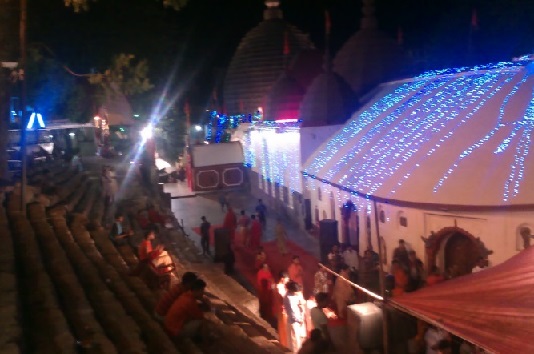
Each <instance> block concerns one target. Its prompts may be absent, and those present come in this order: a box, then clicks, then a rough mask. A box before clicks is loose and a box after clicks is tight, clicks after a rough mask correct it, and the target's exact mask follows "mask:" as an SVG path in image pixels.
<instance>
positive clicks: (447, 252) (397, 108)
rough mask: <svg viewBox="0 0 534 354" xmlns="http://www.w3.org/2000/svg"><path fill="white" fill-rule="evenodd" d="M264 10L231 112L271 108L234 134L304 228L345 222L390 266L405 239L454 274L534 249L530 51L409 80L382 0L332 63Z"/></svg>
mask: <svg viewBox="0 0 534 354" xmlns="http://www.w3.org/2000/svg"><path fill="white" fill-rule="evenodd" d="M266 5H267V9H266V10H265V16H264V21H263V22H262V23H260V24H259V25H258V26H257V27H256V28H254V29H253V30H251V31H250V32H249V33H248V34H247V35H246V36H245V37H244V38H243V40H242V42H241V44H240V45H239V47H238V49H237V51H236V53H235V55H234V58H233V60H232V62H231V64H230V67H229V71H228V73H227V77H226V81H225V102H226V105H227V107H228V112H229V113H231V114H250V113H253V112H255V111H256V110H258V109H261V110H262V111H263V121H260V122H256V123H252V124H244V125H241V126H240V127H239V128H238V134H235V140H239V141H241V143H242V144H243V147H244V154H245V165H246V166H248V167H250V168H249V170H248V172H249V179H250V183H251V187H252V191H253V193H255V194H256V195H257V196H259V197H262V198H264V199H265V200H267V201H268V202H269V203H270V205H271V206H272V207H273V208H274V209H276V211H277V212H278V213H281V214H284V215H287V216H289V217H291V218H293V219H294V220H295V221H296V222H298V223H299V224H300V225H301V227H303V228H313V227H318V225H319V223H320V221H321V220H324V219H334V220H337V225H338V238H339V241H340V242H343V243H348V242H350V243H352V244H354V245H356V246H357V247H358V248H359V250H360V253H361V252H363V250H365V249H367V248H369V247H372V248H373V249H374V250H378V238H377V235H379V236H380V237H381V240H382V241H383V242H382V251H384V255H385V258H386V259H385V260H384V261H387V262H388V263H389V262H390V261H391V256H392V252H393V250H394V248H395V247H396V246H397V243H398V240H399V239H404V240H405V241H406V243H407V244H408V246H409V247H410V248H411V249H413V250H415V251H416V252H417V254H418V255H419V256H420V257H421V258H422V259H424V260H425V263H426V266H427V267H428V266H430V265H434V264H435V265H437V266H438V267H439V268H440V269H442V270H444V271H447V272H450V273H451V274H456V275H460V274H466V273H470V272H471V269H472V267H473V266H474V265H475V263H476V262H477V260H478V259H479V258H481V257H482V258H485V259H487V261H488V263H489V264H490V265H495V264H498V263H501V262H503V261H505V260H506V259H508V258H510V257H512V256H513V255H515V254H517V253H518V252H519V251H520V250H522V249H523V248H525V247H527V246H528V245H529V244H530V240H531V234H532V232H531V231H532V230H534V211H533V210H534V194H533V193H534V192H533V190H534V189H533V187H534V186H533V184H534V182H533V181H534V178H533V177H532V176H530V175H532V174H533V173H534V167H533V166H531V165H532V163H530V161H532V159H530V160H529V158H528V157H529V152H530V147H531V144H532V143H531V137H532V129H533V127H534V110H533V102H534V101H533V91H532V90H533V87H534V86H533V83H534V78H533V77H532V75H531V73H532V72H533V71H534V64H533V63H532V57H528V56H526V57H523V58H518V59H515V60H513V61H511V62H506V63H498V64H488V65H480V66H476V67H472V68H454V69H446V70H440V71H432V72H427V73H423V74H417V75H411V76H413V77H411V78H408V79H402V78H401V79H399V76H406V72H408V70H407V68H409V63H407V61H406V60H404V56H403V53H402V48H401V46H400V44H399V43H396V42H395V41H394V40H392V39H390V38H389V37H388V36H387V35H386V34H384V33H382V32H381V31H380V30H379V28H378V24H377V21H376V19H375V17H374V8H373V1H364V7H363V11H362V13H363V18H362V19H361V25H360V27H361V28H360V30H359V31H358V32H357V33H355V34H354V35H353V36H352V37H351V38H349V40H348V41H347V43H346V44H345V45H344V46H343V47H342V48H341V49H340V50H339V51H338V53H335V55H332V58H331V56H330V53H329V50H328V47H327V50H326V53H324V55H320V54H318V51H317V50H316V49H315V48H314V46H313V44H311V42H310V41H309V40H308V39H307V37H306V36H305V35H304V34H303V33H302V32H300V31H299V30H298V29H296V28H295V27H294V26H292V25H290V24H288V23H287V22H286V21H285V20H283V14H282V12H281V10H280V9H279V7H278V2H276V1H269V2H266ZM326 33H327V39H328V29H327V30H326ZM327 43H328V41H327ZM333 54H334V53H333ZM392 58H395V60H392ZM236 68H240V70H237V69H236Z"/></svg>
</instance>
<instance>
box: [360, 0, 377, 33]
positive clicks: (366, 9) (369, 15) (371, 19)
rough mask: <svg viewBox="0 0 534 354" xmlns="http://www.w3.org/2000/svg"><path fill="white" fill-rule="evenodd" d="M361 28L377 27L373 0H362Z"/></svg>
mask: <svg viewBox="0 0 534 354" xmlns="http://www.w3.org/2000/svg"><path fill="white" fill-rule="evenodd" d="M362 13H363V16H362V22H361V25H360V27H361V29H375V28H377V27H378V25H377V21H376V17H375V0H363V7H362Z"/></svg>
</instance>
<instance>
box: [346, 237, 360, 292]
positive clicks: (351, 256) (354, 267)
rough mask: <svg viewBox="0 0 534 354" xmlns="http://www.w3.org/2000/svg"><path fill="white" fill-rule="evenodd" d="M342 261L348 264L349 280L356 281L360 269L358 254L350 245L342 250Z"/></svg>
mask: <svg viewBox="0 0 534 354" xmlns="http://www.w3.org/2000/svg"><path fill="white" fill-rule="evenodd" d="M343 261H344V262H345V264H346V265H348V266H349V270H350V281H352V282H353V283H358V273H359V269H360V256H359V255H358V252H356V250H355V249H354V247H353V246H352V245H348V246H347V247H346V249H345V251H344V252H343Z"/></svg>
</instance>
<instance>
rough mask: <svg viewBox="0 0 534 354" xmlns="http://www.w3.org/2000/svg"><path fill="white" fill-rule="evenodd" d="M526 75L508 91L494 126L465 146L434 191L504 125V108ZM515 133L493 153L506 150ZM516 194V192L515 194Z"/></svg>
mask: <svg viewBox="0 0 534 354" xmlns="http://www.w3.org/2000/svg"><path fill="white" fill-rule="evenodd" d="M526 79H527V77H526V76H525V77H523V79H521V81H519V82H518V83H517V84H516V85H515V86H514V88H513V89H512V90H511V91H510V93H508V95H507V96H506V98H505V99H504V101H503V103H502V105H501V107H500V108H499V117H498V118H497V123H496V126H495V127H494V128H493V129H492V130H491V131H490V132H489V133H488V134H487V135H486V136H485V137H484V138H482V139H480V140H479V141H478V142H476V143H475V144H473V145H471V146H470V147H469V148H467V149H466V150H464V152H463V153H462V154H460V156H459V157H458V159H457V160H456V162H454V164H453V165H452V166H451V167H450V168H449V169H448V170H447V172H446V173H445V175H444V176H443V178H441V179H440V180H439V181H438V183H437V184H436V186H435V187H434V192H436V191H438V190H439V188H440V187H442V186H443V184H444V183H445V181H446V180H447V179H448V177H449V176H450V175H451V174H452V173H453V172H454V170H455V169H456V168H458V165H459V164H460V162H461V161H462V160H464V159H465V158H467V157H468V156H470V155H471V154H472V153H473V152H474V151H476V150H477V149H478V148H480V147H481V146H482V145H484V144H485V143H487V142H488V141H489V140H490V139H491V138H492V137H493V136H494V135H495V134H496V133H497V132H498V131H499V130H500V129H501V128H502V127H504V125H503V124H502V119H503V117H504V109H505V108H506V106H507V105H508V102H509V100H510V98H512V97H513V96H514V94H515V93H516V92H517V90H518V89H519V87H520V86H521V85H522V84H524V83H525V81H526ZM515 135H516V130H515V129H514V130H513V131H512V132H511V134H510V135H509V136H508V137H507V138H505V139H504V140H503V142H502V143H501V144H500V145H499V147H498V148H497V150H496V151H495V154H498V153H502V152H504V150H506V148H507V147H508V144H509V142H510V141H511V140H512V138H513V137H514V136H515ZM513 169H514V167H512V170H513ZM510 178H512V176H511V175H510ZM510 178H509V179H508V182H507V183H506V185H505V192H504V198H503V200H504V201H508V198H509V193H508V191H507V189H508V188H507V186H508V183H509V181H510ZM515 195H516V194H515Z"/></svg>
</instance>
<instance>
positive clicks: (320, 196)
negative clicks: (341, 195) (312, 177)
mask: <svg viewBox="0 0 534 354" xmlns="http://www.w3.org/2000/svg"><path fill="white" fill-rule="evenodd" d="M317 199H318V200H319V201H322V200H323V191H322V190H321V188H317Z"/></svg>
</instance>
